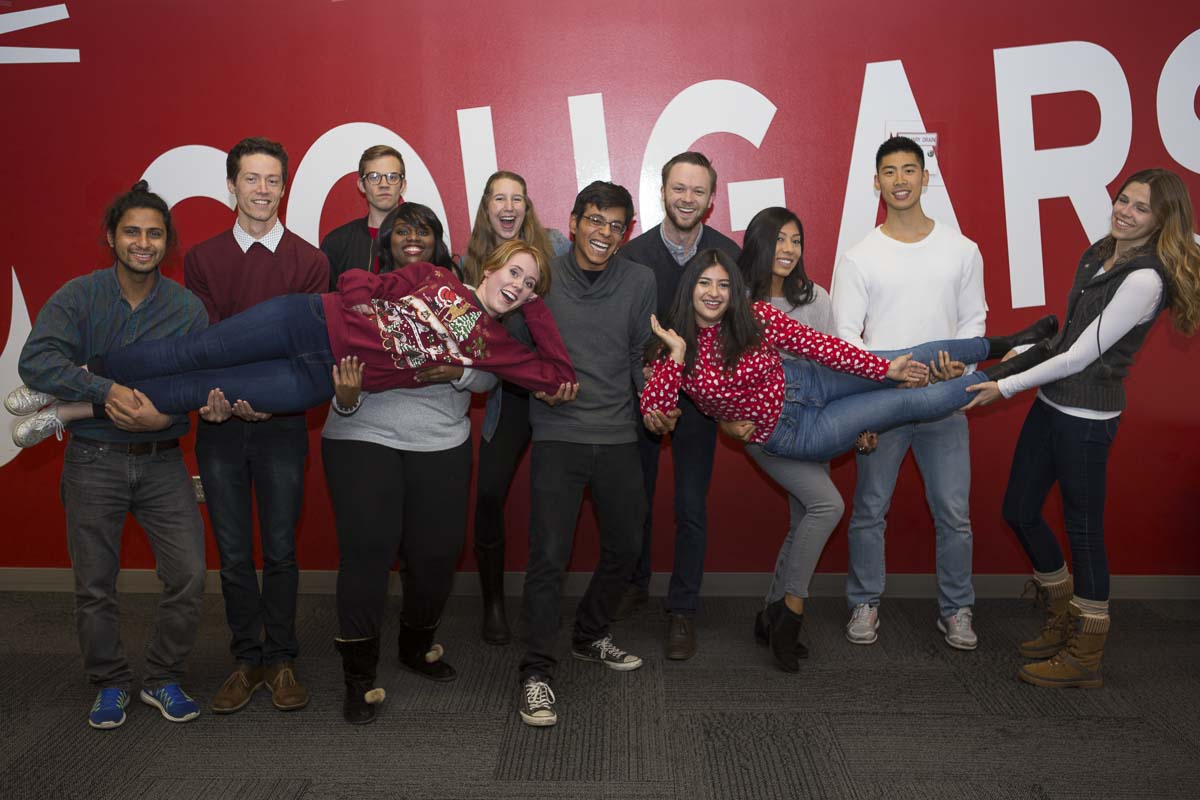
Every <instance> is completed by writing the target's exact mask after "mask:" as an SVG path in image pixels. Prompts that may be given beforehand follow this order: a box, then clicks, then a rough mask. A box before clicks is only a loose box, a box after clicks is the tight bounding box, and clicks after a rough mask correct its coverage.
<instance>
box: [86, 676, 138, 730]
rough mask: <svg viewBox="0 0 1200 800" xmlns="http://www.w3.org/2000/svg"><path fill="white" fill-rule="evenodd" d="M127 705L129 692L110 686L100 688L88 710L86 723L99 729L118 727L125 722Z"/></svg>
mask: <svg viewBox="0 0 1200 800" xmlns="http://www.w3.org/2000/svg"><path fill="white" fill-rule="evenodd" d="M127 705H129V692H127V691H125V690H124V689H118V688H117V687H115V686H110V687H108V688H107V689H101V690H100V694H98V695H96V702H94V703H92V710H91V711H89V712H88V725H91V726H92V727H93V728H99V729H100V730H108V729H109V728H116V727H119V726H120V725H121V724H122V723H123V722H125V706H127Z"/></svg>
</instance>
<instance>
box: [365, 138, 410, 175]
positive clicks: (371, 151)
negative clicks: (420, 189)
mask: <svg viewBox="0 0 1200 800" xmlns="http://www.w3.org/2000/svg"><path fill="white" fill-rule="evenodd" d="M387 156H392V157H394V158H395V159H396V160H397V161H399V162H400V170H401V171H404V156H402V155H400V151H399V150H397V149H396V148H394V147H390V146H388V145H386V144H376V145H372V146H371V147H368V148H367V149H366V150H363V154H362V157H361V158H359V159H358V177H360V178H361V177H363V176H364V175H366V174H367V162H368V161H374V160H375V159H377V158H385V157H387Z"/></svg>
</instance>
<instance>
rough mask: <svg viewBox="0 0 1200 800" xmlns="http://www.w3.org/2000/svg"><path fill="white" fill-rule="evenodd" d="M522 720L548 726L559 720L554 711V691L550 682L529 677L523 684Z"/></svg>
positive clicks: (539, 725) (529, 723) (540, 726)
mask: <svg viewBox="0 0 1200 800" xmlns="http://www.w3.org/2000/svg"><path fill="white" fill-rule="evenodd" d="M519 711H520V714H521V721H522V722H524V723H525V724H526V725H533V726H535V727H539V728H542V727H546V726H548V725H553V724H554V723H556V722H558V714H556V713H555V712H554V692H553V691H552V690H551V689H550V684H548V683H546V682H545V681H543V680H541V679H539V678H527V679H526V680H525V682H524V683H522V684H521V707H520V709H519Z"/></svg>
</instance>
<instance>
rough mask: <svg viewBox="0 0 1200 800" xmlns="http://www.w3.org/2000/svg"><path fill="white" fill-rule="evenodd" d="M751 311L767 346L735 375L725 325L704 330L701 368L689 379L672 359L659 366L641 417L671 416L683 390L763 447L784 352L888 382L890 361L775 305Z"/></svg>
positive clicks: (778, 406) (773, 420) (778, 397)
mask: <svg viewBox="0 0 1200 800" xmlns="http://www.w3.org/2000/svg"><path fill="white" fill-rule="evenodd" d="M751 306H752V307H753V310H754V316H755V317H757V318H758V320H759V322H761V323H762V325H763V338H762V344H761V346H759V348H758V349H757V350H752V351H751V352H749V353H746V354H744V355H743V356H742V357H741V359H739V360H738V364H737V367H736V368H735V369H734V371H733V372H726V371H725V365H724V361H723V359H722V357H721V340H720V331H721V324H720V323H717V324H716V325H713V326H712V327H709V328H704V329H702V330H701V331H700V332H699V334H698V335H697V337H696V343H697V346H698V352H697V353H696V363H695V365H694V366H693V367H692V371H691V372H690V373H689V374H687V375H686V376H685V375H684V374H683V365H682V364H677V363H675V361H673V360H672V359H671V358H670V357H669V356H664V357H663V358H660V359H658V360H657V361H655V362H654V375H653V377H651V378H650V380H649V381H648V382H647V383H646V390H645V391H644V392H642V404H641V405H642V413H643V414H648V413H650V412H651V411H654V410H658V411H662V412H664V413H665V412H667V411H670V410H671V409H673V408H675V407H676V406H677V405H678V403H679V390H680V389H682V390H683V391H685V392H687V393H688V396H689V397H691V398H692V400H693V401H694V402H695V403H696V407H697V408H699V409H700V410H701V411H702V412H704V413H705V414H707V415H708V416H710V417H713V418H715V419H718V420H750V421H751V422H753V423H754V433H753V435H752V436H751V437H750V441H752V442H754V443H755V444H762V443H763V442H765V441H767V439H769V438H771V432H772V431H774V430H775V425H776V424H777V423H778V422H779V415H780V413H781V412H782V411H783V396H784V380H783V359H782V358H781V357H780V355H779V350H787V351H788V352H789V353H795V354H796V355H801V356H804V357H805V358H809V359H811V360H813V361H815V362H817V363H818V364H824V365H825V366H827V367H829V368H831V369H836V370H838V371H839V372H848V373H850V374H852V375H858V376H860V377H863V378H871V379H872V380H877V381H882V380H883V379H884V378H885V377H886V375H887V370H888V360H887V359H886V358H881V357H880V356H876V355H872V354H871V353H869V352H867V351H866V350H860V349H859V348H857V347H855V346H854V345H851V344H847V343H846V342H844V341H842V340H841V339H838V338H837V337H834V336H828V335H826V334H824V333H820V332H819V331H815V330H813V329H812V328H810V327H808V326H807V325H801V324H800V323H799V322H796V321H795V320H793V319H792V318H790V317H789V316H788V315H787V314H784V313H783V312H782V311H780V310H779V309H777V308H775V307H774V306H772V305H771V304H770V303H763V302H754V303H752V304H751ZM776 348H778V350H777V349H776Z"/></svg>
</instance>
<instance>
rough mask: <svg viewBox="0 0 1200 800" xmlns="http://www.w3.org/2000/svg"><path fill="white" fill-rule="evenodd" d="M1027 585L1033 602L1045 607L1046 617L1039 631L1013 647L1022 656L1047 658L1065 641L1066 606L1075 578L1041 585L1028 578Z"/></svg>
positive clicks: (1069, 600) (1073, 587) (1062, 646)
mask: <svg viewBox="0 0 1200 800" xmlns="http://www.w3.org/2000/svg"><path fill="white" fill-rule="evenodd" d="M1030 586H1032V587H1033V589H1034V591H1036V592H1037V604H1038V605H1039V606H1041V607H1042V608H1044V609H1046V611H1047V612H1048V613H1049V615H1050V616H1049V617H1048V618H1047V619H1046V624H1045V625H1043V626H1042V632H1041V633H1040V634H1038V636H1037V637H1036V638H1034V639H1030V640H1029V641H1028V642H1021V644H1020V645H1018V646H1017V649H1018V650H1020V651H1021V655H1022V656H1024V657H1025V658H1049V657H1050V656H1052V655H1054V654H1055V653H1057V652H1058V651H1059V650H1062V649H1063V648H1064V647H1065V646H1066V644H1067V631H1068V630H1069V629H1070V627H1071V616H1070V615H1069V614H1068V613H1067V606H1069V605H1070V604H1071V595H1073V594H1074V593H1075V581H1074V580H1072V578H1071V576H1070V575H1068V576H1067V579H1066V580H1065V581H1059V582H1058V583H1051V584H1047V585H1045V586H1042V585H1041V584H1039V583H1038V582H1037V581H1033V580H1031V581H1029V583H1028V584H1026V588H1027V589H1028V588H1029V587H1030Z"/></svg>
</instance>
